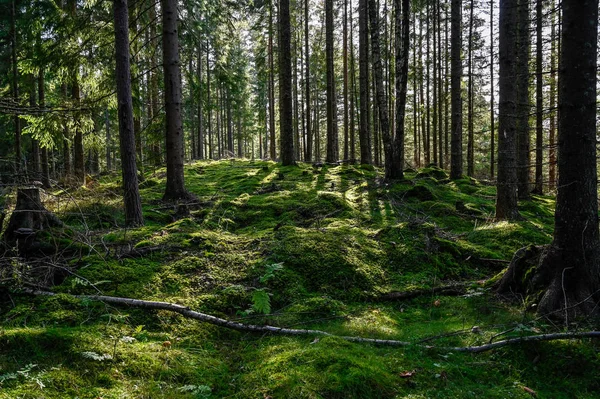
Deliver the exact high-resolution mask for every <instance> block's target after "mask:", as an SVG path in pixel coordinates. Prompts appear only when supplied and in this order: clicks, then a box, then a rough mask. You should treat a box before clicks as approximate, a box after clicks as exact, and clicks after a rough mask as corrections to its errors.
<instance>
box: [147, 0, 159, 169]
mask: <svg viewBox="0 0 600 399" xmlns="http://www.w3.org/2000/svg"><path fill="white" fill-rule="evenodd" d="M150 1H151V2H152V1H153V0H150ZM148 17H149V18H150V21H156V5H155V4H154V3H153V2H152V3H151V5H150V7H149V10H148ZM149 25H150V44H151V46H152V48H157V47H158V39H157V36H158V35H157V32H156V23H151V24H149ZM156 53H157V52H154V53H153V54H151V56H150V65H151V70H150V107H151V108H152V119H153V120H154V122H156V119H157V118H158V115H159V113H160V110H159V101H158V72H157V70H158V61H157V55H156ZM153 133H154V132H153ZM151 140H152V146H151V147H152V149H151V151H152V161H153V163H154V166H160V164H161V163H162V154H161V146H160V143H161V141H162V140H160V139H159V137H157V135H156V133H154V134H153V136H152V138H151Z"/></svg>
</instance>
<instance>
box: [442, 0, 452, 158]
mask: <svg viewBox="0 0 600 399" xmlns="http://www.w3.org/2000/svg"><path fill="white" fill-rule="evenodd" d="M444 5H445V7H444V9H445V10H444V14H445V17H446V18H444V19H445V24H444V25H445V27H444V42H445V43H446V51H445V54H444V70H445V71H446V78H445V79H444V92H445V95H444V111H445V112H444V113H445V114H446V118H445V121H444V158H445V159H446V168H448V167H449V165H450V120H451V118H452V117H451V115H450V114H451V113H452V110H451V105H450V100H451V95H450V80H451V79H450V76H451V75H452V73H451V71H450V65H449V64H450V51H448V48H449V47H451V46H450V45H449V44H450V40H449V38H448V32H449V29H448V27H449V23H448V21H449V20H450V15H449V10H450V7H448V0H445V1H444Z"/></svg>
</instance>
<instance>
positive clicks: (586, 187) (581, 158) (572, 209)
mask: <svg viewBox="0 0 600 399" xmlns="http://www.w3.org/2000/svg"><path fill="white" fill-rule="evenodd" d="M562 5H563V24H562V35H561V36H562V43H561V68H560V69H559V77H558V82H559V93H560V94H559V100H558V102H559V104H558V107H559V120H558V124H559V128H558V170H559V176H558V195H557V197H556V212H555V215H554V222H555V226H554V240H553V241H552V244H551V245H550V249H549V251H548V254H547V256H546V257H545V258H544V259H542V263H541V273H547V275H548V277H549V288H548V290H547V291H546V293H545V295H544V296H543V298H542V299H541V301H540V303H539V305H538V312H540V313H542V314H545V313H548V312H551V311H556V310H560V309H566V310H565V318H566V319H567V320H566V321H567V322H568V320H569V319H572V318H573V317H574V316H579V315H590V314H593V315H598V314H599V313H600V311H599V308H598V303H599V300H600V295H599V294H598V291H599V289H600V237H599V231H598V191H597V166H596V100H597V98H596V83H597V79H596V72H597V55H598V54H597V52H598V35H597V30H598V0H563V2H562ZM572 306H575V307H573V308H571V307H572Z"/></svg>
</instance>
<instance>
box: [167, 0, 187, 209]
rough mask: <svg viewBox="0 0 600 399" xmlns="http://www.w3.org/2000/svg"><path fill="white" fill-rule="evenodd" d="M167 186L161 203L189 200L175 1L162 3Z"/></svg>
mask: <svg viewBox="0 0 600 399" xmlns="http://www.w3.org/2000/svg"><path fill="white" fill-rule="evenodd" d="M161 8H162V25H163V26H162V31H163V35H162V40H163V69H164V75H165V78H164V80H165V114H166V124H167V126H166V127H167V130H166V149H167V185H166V189H165V194H164V196H163V199H164V200H176V199H188V198H189V197H190V195H189V193H188V192H187V191H186V189H185V182H184V177H183V126H182V123H181V69H180V62H179V38H178V29H177V0H161Z"/></svg>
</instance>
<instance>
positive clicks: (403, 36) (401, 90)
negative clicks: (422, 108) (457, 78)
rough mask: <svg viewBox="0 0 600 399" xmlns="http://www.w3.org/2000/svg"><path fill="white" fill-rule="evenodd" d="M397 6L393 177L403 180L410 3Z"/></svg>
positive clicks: (404, 0)
mask: <svg viewBox="0 0 600 399" xmlns="http://www.w3.org/2000/svg"><path fill="white" fill-rule="evenodd" d="M395 4H396V18H395V19H396V24H395V35H396V43H395V47H396V48H395V55H396V134H395V138H394V152H393V155H394V164H393V166H392V169H393V170H392V177H393V178H396V179H402V178H403V177H404V136H405V115H406V92H407V88H408V57H409V53H408V50H409V46H410V36H409V32H410V29H409V28H410V26H409V25H410V1H409V0H395ZM401 11H402V13H401Z"/></svg>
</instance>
